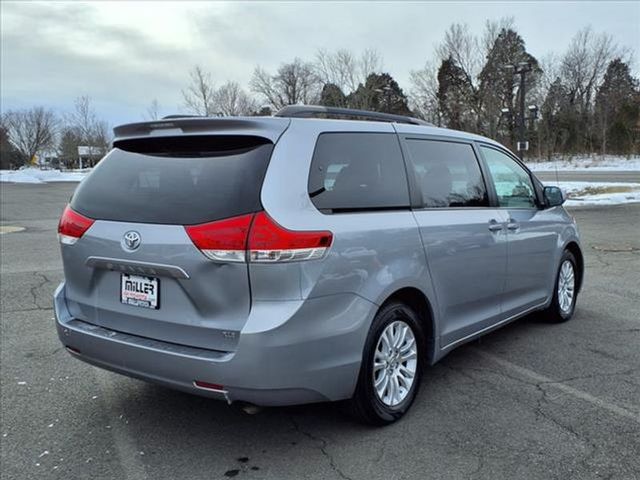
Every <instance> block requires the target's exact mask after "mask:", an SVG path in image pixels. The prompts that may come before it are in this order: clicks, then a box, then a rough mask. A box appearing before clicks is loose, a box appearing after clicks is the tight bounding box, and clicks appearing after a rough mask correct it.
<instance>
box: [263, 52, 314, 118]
mask: <svg viewBox="0 0 640 480" xmlns="http://www.w3.org/2000/svg"><path fill="white" fill-rule="evenodd" d="M320 88H321V82H320V79H319V78H318V76H317V74H316V72H315V69H314V66H313V65H312V64H310V63H307V62H303V61H302V60H301V59H299V58H295V59H294V60H293V62H291V63H284V64H282V65H280V67H279V68H278V71H277V73H276V74H275V75H271V74H269V73H268V72H267V71H266V70H264V69H263V68H261V67H256V69H255V70H254V72H253V77H252V79H251V90H252V91H254V92H256V93H258V94H260V95H262V96H263V97H264V98H265V100H266V101H267V102H268V103H269V104H270V105H272V106H273V107H274V108H275V109H279V108H282V107H284V106H286V105H295V104H299V103H302V104H310V103H315V102H317V100H318V98H319V95H320Z"/></svg>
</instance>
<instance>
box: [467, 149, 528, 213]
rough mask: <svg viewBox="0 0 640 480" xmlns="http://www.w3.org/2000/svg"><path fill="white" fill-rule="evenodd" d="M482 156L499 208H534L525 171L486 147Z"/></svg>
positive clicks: (504, 156) (506, 157) (514, 162)
mask: <svg viewBox="0 0 640 480" xmlns="http://www.w3.org/2000/svg"><path fill="white" fill-rule="evenodd" d="M480 148H482V154H483V155H484V158H485V160H486V163H487V167H488V168H489V173H490V175H491V180H492V181H493V185H494V186H495V189H496V194H497V195H498V205H499V206H500V207H513V208H534V207H535V206H536V195H535V192H534V189H533V184H532V183H531V177H530V176H529V174H528V173H527V171H526V170H525V169H524V168H522V167H521V166H520V165H518V163H517V162H516V161H515V160H513V159H512V158H511V157H509V156H508V155H506V154H504V153H502V152H500V151H498V150H495V149H493V148H488V147H480Z"/></svg>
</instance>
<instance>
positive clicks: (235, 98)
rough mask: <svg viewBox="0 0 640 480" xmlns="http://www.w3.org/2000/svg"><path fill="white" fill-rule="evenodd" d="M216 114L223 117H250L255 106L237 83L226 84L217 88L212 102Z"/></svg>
mask: <svg viewBox="0 0 640 480" xmlns="http://www.w3.org/2000/svg"><path fill="white" fill-rule="evenodd" d="M212 103H213V105H214V107H215V109H216V113H220V114H222V115H225V116H238V115H250V114H251V113H253V112H255V110H256V104H255V102H254V101H253V99H252V98H251V97H250V96H249V95H248V94H247V92H245V91H244V90H243V89H242V87H240V85H239V84H238V83H237V82H227V83H225V84H224V85H222V86H221V87H220V88H218V89H217V90H216V91H215V93H214V95H213V101H212Z"/></svg>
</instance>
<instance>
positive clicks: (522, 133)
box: [516, 63, 531, 160]
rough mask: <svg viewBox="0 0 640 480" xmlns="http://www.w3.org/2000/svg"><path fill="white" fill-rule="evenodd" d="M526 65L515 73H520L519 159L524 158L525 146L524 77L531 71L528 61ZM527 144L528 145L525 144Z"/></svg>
mask: <svg viewBox="0 0 640 480" xmlns="http://www.w3.org/2000/svg"><path fill="white" fill-rule="evenodd" d="M525 65H526V66H524V68H520V69H519V70H516V72H517V73H519V74H520V120H519V121H520V135H519V137H520V139H519V143H520V145H518V156H519V157H520V160H523V158H524V146H525V129H524V77H525V75H526V74H527V72H530V71H531V65H529V64H528V63H527V64H525ZM519 66H522V64H520V65H519ZM527 146H528V145H527Z"/></svg>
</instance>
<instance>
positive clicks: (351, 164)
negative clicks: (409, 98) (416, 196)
mask: <svg viewBox="0 0 640 480" xmlns="http://www.w3.org/2000/svg"><path fill="white" fill-rule="evenodd" d="M308 189H309V197H310V198H311V201H312V202H313V204H314V205H315V206H316V208H318V210H321V211H324V212H328V213H339V212H341V211H343V212H345V211H353V210H374V209H385V208H402V207H408V206H409V190H408V186H407V176H406V171H405V167H404V162H403V160H402V153H401V151H400V145H399V144H398V137H397V136H396V135H395V134H393V133H323V134H321V135H320V136H319V137H318V142H317V144H316V149H315V153H314V155H313V160H312V161H311V171H310V173H309V184H308Z"/></svg>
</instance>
